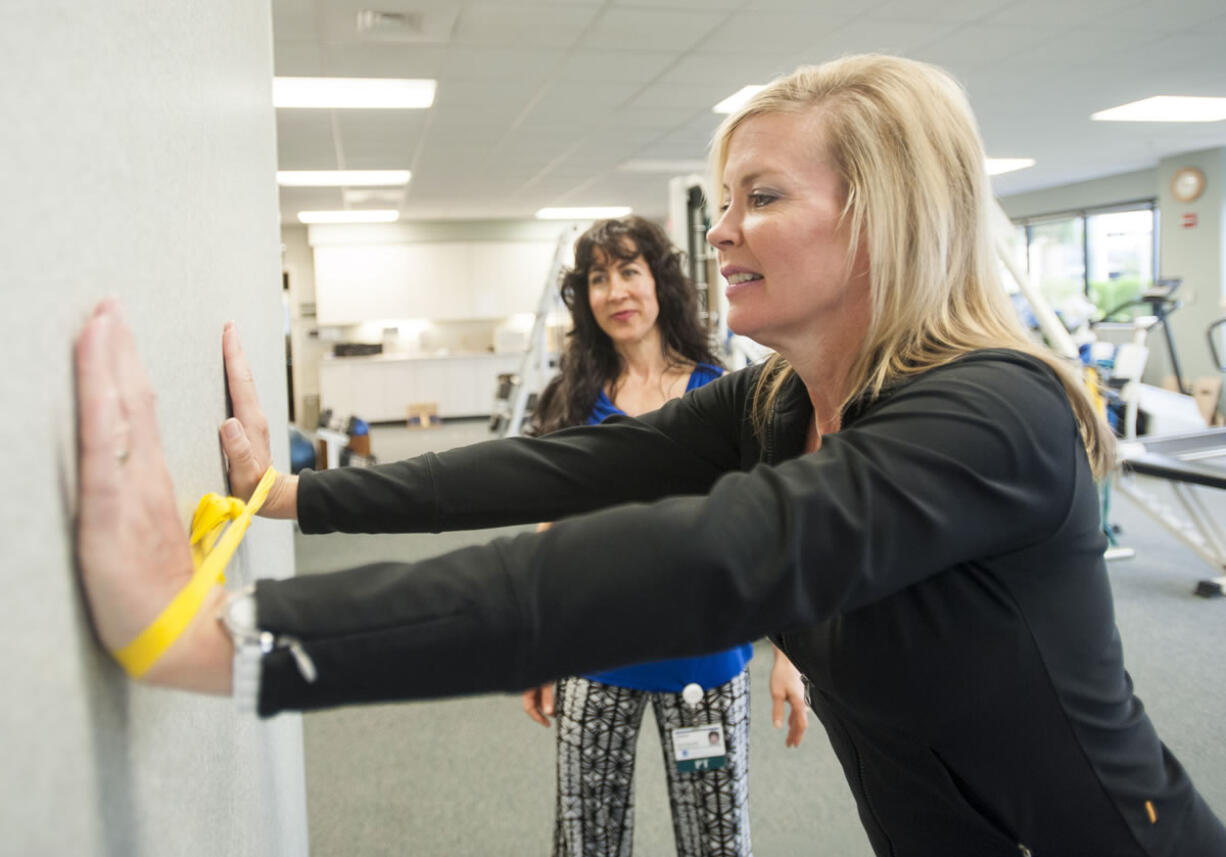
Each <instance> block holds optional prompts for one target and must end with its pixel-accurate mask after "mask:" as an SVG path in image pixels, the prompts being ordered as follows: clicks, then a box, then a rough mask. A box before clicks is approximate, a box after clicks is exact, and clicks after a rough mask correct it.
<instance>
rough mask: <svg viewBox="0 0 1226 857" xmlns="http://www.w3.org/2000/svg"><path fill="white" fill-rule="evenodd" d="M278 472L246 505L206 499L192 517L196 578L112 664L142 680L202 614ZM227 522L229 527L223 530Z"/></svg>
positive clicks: (210, 496)
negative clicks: (212, 591) (210, 592)
mask: <svg viewBox="0 0 1226 857" xmlns="http://www.w3.org/2000/svg"><path fill="white" fill-rule="evenodd" d="M276 479H277V471H275V470H273V469H272V468H271V467H269V468H268V469H267V470H265V471H264V476H263V478H261V479H260V484H259V485H257V486H256V488H255V491H254V492H253V493H252V495H251V499H250V500H248V501H247V502H246V503H245V504H244V503H243V501H242V500H239V499H237V498H235V497H222V496H221V495H220V494H205V495H204V496H203V497H201V498H200V503H199V504H198V505H197V506H196V514H195V515H193V516H192V534H191V543H192V562H193V563H194V564H195V566H196V573H195V574H193V575H192V579H191V580H189V581H188V582H187V585H186V586H184V587H183V588H182V589H180V590H179V594H178V595H176V596H175V597H174V599H173V600H172V601H171V602H170V603H169V604H167V605H166V609H165V610H163V611H162V612H161V613H160V614H159V615H158V617H157V618H156V619H154V620H153V621H152V622H150V623H149V626H148V627H147V628H145V630H143V631H141V632H140V635H139V636H137V638H136V639H135V640H133V641H132V642H131V643H128V645H126V646H124V647H123V648H122V649H119V650H118V651H116V652H115V653H114V654H115V659H116V660H117V661H119V663H120V664H122V665H123V668H124V669H125V670H127V671H128V675H130V676H132V677H133V678H140V677H141V676H142V675H144V674H145V673H146V672H147V671H148V670H149V668H150V667H151V666H153V665H154V663H156V662H157V659H158V658H160V657H161V656H162V653H163V652H165V651H166V650H167V649H168V648H170V645H171V644H172V643H173V642H174V641H175V640H177V639H179V635H180V634H182V633H183V631H184V630H186V629H187V626H188V625H190V624H191V621H192V619H194V618H195V616H196V614H197V613H199V612H200V605H201V604H203V603H204V598H205V596H206V595H208V593H209V590H211V589H212V588H213V586H214V585H215V584H218V583H224V582H225V579H226V575H225V569H226V563H228V562H229V561H230V557H231V556H233V555H234V551H235V550H236V549H237V548H238V544H239V542H241V541H242V540H243V535H244V534H245V533H246V532H247V527H248V526H250V524H251V518H252V516H253V515H254V514H255V513H256V512H258V511H259V510H260V506H262V505H264V501H265V500H266V499H267V498H268V492H269V490H270V489H271V488H272V484H273V482H275V481H276ZM227 521H231V522H232V523H231V524H230V525H229V526H228V527H225V532H224V533H223V532H222V527H223V526H224V525H225V523H226V522H227Z"/></svg>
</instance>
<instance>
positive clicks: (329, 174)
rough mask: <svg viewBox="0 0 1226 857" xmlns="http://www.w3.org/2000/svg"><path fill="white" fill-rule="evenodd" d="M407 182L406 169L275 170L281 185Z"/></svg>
mask: <svg viewBox="0 0 1226 857" xmlns="http://www.w3.org/2000/svg"><path fill="white" fill-rule="evenodd" d="M408 183H409V171H408V170H277V184H279V185H281V186H282V187H396V186H398V185H404V184H408Z"/></svg>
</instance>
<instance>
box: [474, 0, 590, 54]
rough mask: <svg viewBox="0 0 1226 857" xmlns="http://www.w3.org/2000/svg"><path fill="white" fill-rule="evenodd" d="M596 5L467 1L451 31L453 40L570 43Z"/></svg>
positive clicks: (511, 44)
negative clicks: (513, 3) (541, 4)
mask: <svg viewBox="0 0 1226 857" xmlns="http://www.w3.org/2000/svg"><path fill="white" fill-rule="evenodd" d="M597 11H598V8H597V7H596V6H591V5H571V6H540V5H518V4H516V5H510V4H506V3H469V4H467V5H466V6H465V7H464V8H463V10H462V11H461V12H460V17H459V20H458V21H457V22H456V26H455V30H454V32H453V39H454V43H455V44H479V45H495V46H502V47H569V46H570V45H571V44H573V43H574V42H575V41H576V40H577V39H578V38H579V37H580V36H581V35H583V33H584V32H585V31H586V29H587V27H588V25H589V24H590V23H591V22H592V20H593V19H594V18H595V17H596V13H597Z"/></svg>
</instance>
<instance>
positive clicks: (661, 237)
mask: <svg viewBox="0 0 1226 857" xmlns="http://www.w3.org/2000/svg"><path fill="white" fill-rule="evenodd" d="M597 250H599V251H600V252H601V254H603V256H604V258H605V259H620V260H622V261H626V262H628V261H630V260H631V259H634V258H635V257H636V256H638V255H639V254H640V253H641V254H642V255H643V259H644V260H645V261H646V262H647V266H648V267H649V268H650V269H651V276H652V278H653V279H654V280H655V281H656V301H657V303H659V305H660V314H659V317H658V318H657V319H656V325H657V327H659V329H660V336H661V340H662V342H663V346H664V355H665V359H667V360H668V361H670V363H674V364H676V365H682V364H684V363H687V362H692V363H709V364H711V365H713V366H718V365H720V362H719V359H718V358H717V357H716V356H715V355H714V354H713V353H712V351H711V346H710V343H709V341H708V339H707V333H706V331H705V330H704V329H703V327H702V324H701V323H700V322H699V319H698V297H697V295H696V294H695V292H694V287H693V285H691V283H690V280H689V278H688V277H686V276H685V274H684V273H683V268H682V264H681V263H682V254H681V251H679V250H676V249H674V247H673V245H672V242H671V241H669V239H668V234H667V233H665V231H664V230H663V229H661V228H660V227H659V226H657V225H656V224H654V223H652V222H651V221H650V220H645V219H644V218H642V217H622V218H617V219H615V220H601V221H598V222H596V223H595V224H593V225H592V226H591V227H590V228H589V229H588V230H587V231H586V232H584V233H583V234H582V235H580V236H579V239H578V240H577V241H576V242H575V266H574V268H571V269H568V270H567V271H566V272H565V273H564V274H563V276H562V282H561V290H562V300H563V301H565V302H566V306H567V307H568V308H569V309H570V317H571V320H572V322H573V326H572V329H571V331H570V332H569V333H568V334H567V341H566V346H565V348H564V349H563V352H562V357H561V360H560V361H559V369H558V375H557V376H555V377H554V378H553V380H551V381H550V382H549V383H548V384H547V385H546V386H545V389H544V390H543V391H542V392H541V394H540V396H539V397H538V399H537V405H536V408H535V409H534V410H533V413H532V419H531V422H530V424H529V428H528V432H527V433H528V434H534V435H541V434H546V433H548V432H551V431H556V430H557V429H560V428H566V427H567V426H573V425H582V424H584V423H586V422H587V419H588V416H589V415H590V414H591V412H592V406H593V405H594V404H595V403H596V399H597V397H598V396H599V395H600V390H601V388H602V387H603V386H604V385H605V384H607V383H610V382H613V381H616V380H617V379H618V378H620V377H621V375H622V372H623V371H624V369H625V367H624V365H623V361H622V357H621V355H620V354H618V353H617V349H616V348H615V347H614V346H613V341H612V340H611V339H609V337H608V334H606V333H605V332H604V331H603V330H601V329H600V325H599V324H598V323H597V322H596V318H595V316H593V315H592V307H591V304H590V303H589V302H588V285H587V278H588V273H589V271H591V268H592V265H593V264H595V262H596V251H597Z"/></svg>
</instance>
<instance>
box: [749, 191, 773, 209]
mask: <svg viewBox="0 0 1226 857" xmlns="http://www.w3.org/2000/svg"><path fill="white" fill-rule="evenodd" d="M776 199H777V197H775V196H772V195H771V194H769V193H751V194H750V195H749V204H750V205H751V206H753V207H754V208H763V207H765V206H768V205H770V204H771V203H772V202H774V201H775V200H776Z"/></svg>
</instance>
